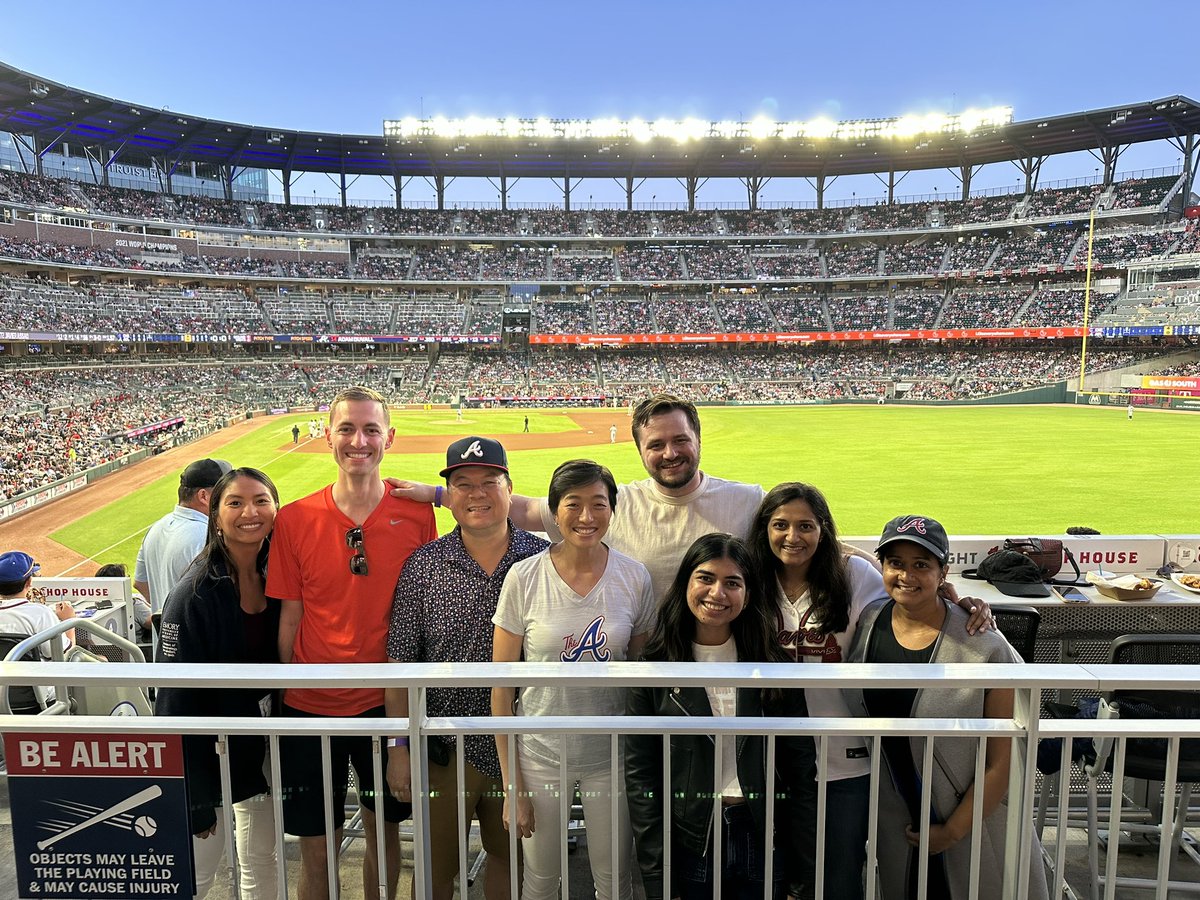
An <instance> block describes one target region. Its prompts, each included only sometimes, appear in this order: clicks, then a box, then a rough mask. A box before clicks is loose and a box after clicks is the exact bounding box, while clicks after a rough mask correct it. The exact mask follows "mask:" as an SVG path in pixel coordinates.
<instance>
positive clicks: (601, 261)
mask: <svg viewBox="0 0 1200 900" xmlns="http://www.w3.org/2000/svg"><path fill="white" fill-rule="evenodd" d="M553 265H554V269H553V271H552V272H551V275H550V277H551V279H553V280H554V281H575V282H584V283H596V282H599V283H601V284H607V283H609V282H610V281H612V280H613V258H612V254H610V253H605V254H604V255H603V256H596V255H588V256H581V255H579V254H575V253H556V254H554V262H553Z"/></svg>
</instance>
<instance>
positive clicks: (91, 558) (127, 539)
mask: <svg viewBox="0 0 1200 900" xmlns="http://www.w3.org/2000/svg"><path fill="white" fill-rule="evenodd" d="M312 440H315V439H314V438H309V439H308V441H305V442H304V443H300V444H295V445H293V446H291V447H289V448H288V449H287V450H285V451H283V453H280V454H279V455H278V456H276V457H274V458H273V459H269V460H267V461H266V462H265V463H263V468H266V467H267V466H269V465H271V464H272V463H277V462H279V460H281V459H283V458H284V457H286V456H287V455H288V454H291V453H295V452H296V451H297V450H299V449H300V448H301V447H303V446H304V444H305V443H308V442H309V441H312ZM102 508H103V507H102ZM96 512H99V510H96ZM153 524H154V523H153V522H151V523H150V525H153ZM150 525H144V526H142V527H141V528H139V529H138V530H137V531H135V532H133V533H132V534H127V535H125V537H123V538H121V539H120V540H119V541H117V542H116V543H114V544H109V545H108V546H107V547H104V548H102V549H100V550H97V551H96V552H95V553H94V554H93V555H91V556H88V557H85V558H84V559H81V560H80V561H79V562H77V563H75V565H73V566H70V567H69V568H66V569H63V570H62V571H61V572H59V573H58V574H57V575H55V576H53V577H54V578H62V577H64V576H66V575H69V574H70V573H71V572H74V571H75V570H76V569H78V568H79V567H80V566H84V565H87V564H88V563H95V562H99V560H98V559H97V557H99V556H103V555H104V554H105V553H107V552H108V551H109V550H113V549H115V548H117V547H120V546H121V545H122V544H127V543H129V542H130V541H132V540H133V539H134V538H136V537H139V536H140V535H143V534H145V533H146V532H147V531H149V530H150ZM55 543H58V542H57V541H55ZM60 546H66V545H65V544H64V545H60ZM67 549H68V550H70V549H71V548H70V547H67ZM129 577H130V578H132V577H133V573H132V572H131V573H130V576H129Z"/></svg>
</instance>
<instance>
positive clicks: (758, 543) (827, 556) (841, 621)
mask: <svg viewBox="0 0 1200 900" xmlns="http://www.w3.org/2000/svg"><path fill="white" fill-rule="evenodd" d="M793 500H803V501H804V502H805V503H807V504H808V505H809V507H810V508H811V509H812V511H813V515H814V516H816V518H817V522H818V523H819V524H820V526H821V540H820V541H818V543H817V548H816V550H814V551H813V555H812V560H811V561H810V562H809V564H808V596H809V598H810V600H811V601H812V611H813V617H814V618H815V619H816V625H817V627H818V628H819V629H820V633H821V634H834V633H835V632H839V631H845V630H846V628H847V627H848V626H849V624H850V573H849V571H848V569H847V567H846V560H845V558H844V557H843V555H842V545H841V543H840V542H839V541H838V533H837V525H835V524H834V521H833V514H832V513H830V511H829V502H828V501H827V500H826V499H825V495H824V494H822V493H821V492H820V491H819V490H817V489H816V488H815V487H813V486H812V485H811V484H805V483H804V482H802V481H785V482H784V483H783V484H777V485H775V487H773V488H771V490H770V491H769V492H768V493H767V496H766V497H764V498H763V502H762V505H761V506H759V508H758V512H757V513H755V515H754V522H753V523H752V524H751V525H750V538H749V541H750V547H751V548H752V549H753V551H754V556H755V560H756V562H757V563H758V569H759V571H760V572H762V573H764V577H766V576H767V575H768V574H769V575H774V576H775V577H779V576H780V574H781V573H782V572H783V563H781V562H780V561H779V558H778V557H777V556H776V555H775V554H774V553H772V552H771V542H770V531H769V528H770V525H771V517H772V516H773V515H775V511H776V510H778V509H779V507H781V506H784V505H786V504H788V503H791V502H792V501H793ZM768 580H769V579H768ZM771 588H772V590H774V585H771Z"/></svg>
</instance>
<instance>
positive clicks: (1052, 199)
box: [1024, 184, 1104, 219]
mask: <svg viewBox="0 0 1200 900" xmlns="http://www.w3.org/2000/svg"><path fill="white" fill-rule="evenodd" d="M1102 193H1104V185H1103V184H1087V185H1082V186H1080V187H1071V188H1049V189H1043V190H1040V191H1034V192H1033V193H1032V194H1030V195H1029V197H1028V198H1027V199H1026V201H1025V214H1024V218H1026V219H1033V218H1042V217H1044V216H1069V215H1078V214H1080V213H1085V212H1087V211H1088V210H1090V209H1091V208H1092V207H1093V206H1095V205H1096V201H1097V200H1098V199H1100V195H1101V194H1102Z"/></svg>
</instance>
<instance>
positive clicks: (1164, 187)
mask: <svg viewBox="0 0 1200 900" xmlns="http://www.w3.org/2000/svg"><path fill="white" fill-rule="evenodd" d="M1178 180H1179V176H1178V175H1162V176H1159V177H1158V178H1130V179H1128V180H1126V181H1120V182H1117V183H1116V184H1115V185H1113V197H1112V202H1111V203H1109V204H1108V206H1109V208H1110V209H1137V208H1139V207H1143V206H1158V205H1159V204H1160V203H1162V202H1163V198H1164V197H1166V195H1167V191H1169V190H1170V189H1171V188H1172V187H1173V186H1174V185H1175V182H1176V181H1178Z"/></svg>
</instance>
